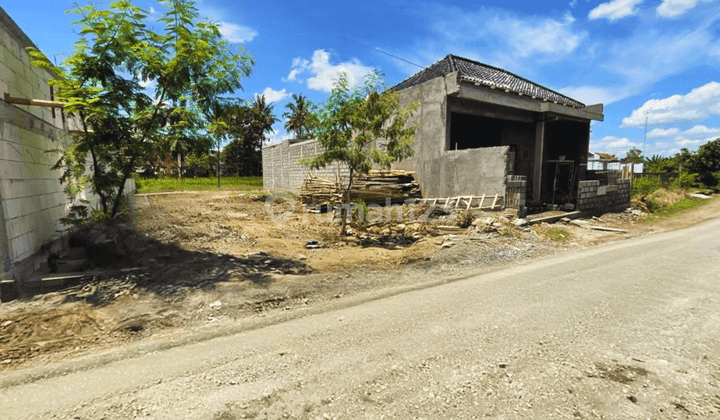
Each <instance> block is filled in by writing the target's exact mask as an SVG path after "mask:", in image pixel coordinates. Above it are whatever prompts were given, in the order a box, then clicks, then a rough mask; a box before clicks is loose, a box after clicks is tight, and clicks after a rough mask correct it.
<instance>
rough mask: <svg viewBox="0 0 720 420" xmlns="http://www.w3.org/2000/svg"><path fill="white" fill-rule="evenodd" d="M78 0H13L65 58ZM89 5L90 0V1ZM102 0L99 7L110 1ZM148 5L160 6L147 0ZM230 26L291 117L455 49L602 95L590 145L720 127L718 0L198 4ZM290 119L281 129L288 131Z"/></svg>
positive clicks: (654, 140) (707, 132)
mask: <svg viewBox="0 0 720 420" xmlns="http://www.w3.org/2000/svg"><path fill="white" fill-rule="evenodd" d="M73 2H74V1H72V0H70V1H66V0H55V1H52V2H48V1H40V0H23V1H16V0H7V1H3V4H2V7H3V8H4V9H5V11H6V12H7V13H8V14H9V15H10V16H11V17H12V18H13V19H14V20H15V21H16V22H17V23H18V25H20V27H21V28H22V29H23V30H24V31H25V33H26V34H27V35H28V36H29V37H30V38H31V39H32V40H33V41H34V42H35V43H36V44H37V45H38V46H39V47H40V49H41V50H43V51H44V52H45V53H46V54H47V55H48V56H50V57H53V55H56V56H57V58H58V60H62V58H63V57H64V55H63V53H69V52H70V51H71V49H72V43H73V41H74V40H75V35H74V33H73V32H72V30H71V27H70V22H71V21H72V16H67V15H64V14H63V11H64V10H66V9H68V8H70V7H71V5H72V4H73ZM78 3H80V4H84V2H83V1H81V0H78ZM107 3H108V2H106V1H96V2H95V4H98V5H103V4H107ZM136 4H138V5H140V6H141V7H144V8H146V9H148V10H150V7H153V8H154V9H157V10H159V9H160V7H159V6H158V5H157V4H155V3H153V2H151V1H144V0H142V1H141V0H138V1H136ZM198 5H199V8H200V10H201V13H202V14H204V15H206V16H208V17H210V18H211V19H213V20H215V21H217V22H219V23H220V24H221V30H222V32H223V34H224V36H225V37H226V38H227V39H228V40H229V41H231V42H232V43H234V44H236V45H242V46H244V47H245V49H246V50H247V51H249V52H250V53H251V54H252V55H253V57H254V58H255V59H256V61H257V64H256V65H255V67H254V69H253V74H252V75H251V77H250V78H248V79H245V80H244V83H243V87H244V91H242V92H237V96H239V97H241V98H246V99H251V98H252V97H253V96H254V95H255V94H260V93H265V95H266V98H267V99H268V100H272V101H273V102H274V104H275V114H276V115H277V116H278V117H281V114H282V113H283V112H284V110H285V108H284V106H285V104H286V103H287V102H288V100H289V99H290V95H291V94H293V93H297V94H304V95H306V96H308V97H309V98H311V99H312V100H313V101H315V102H320V101H323V100H324V99H325V98H326V97H327V95H328V92H329V90H330V88H331V86H332V82H333V80H334V79H335V78H336V77H337V74H338V72H339V71H345V72H347V73H348V74H349V75H350V78H351V80H355V81H360V80H362V76H363V74H365V73H366V72H368V71H370V70H371V69H373V68H376V69H379V70H381V71H382V72H384V73H385V81H386V82H387V84H389V85H394V84H396V83H398V82H400V81H402V80H403V79H405V78H406V77H408V76H410V75H412V74H414V73H415V72H417V71H419V70H420V68H418V67H416V66H414V65H412V64H408V63H407V62H404V61H401V60H398V59H395V58H392V57H390V56H388V55H385V54H383V53H381V52H379V51H378V49H380V50H383V51H386V52H389V53H391V54H394V55H396V56H398V57H402V58H403V59H405V60H407V61H410V62H412V63H416V64H419V65H421V66H428V65H430V64H432V63H433V62H435V61H437V60H439V59H441V58H442V57H444V56H445V55H447V54H455V55H459V56H463V57H467V58H470V59H474V60H478V61H481V62H483V63H487V64H490V65H493V66H496V67H500V68H504V69H506V70H508V71H511V72H513V73H516V74H518V75H520V76H523V77H525V78H528V79H530V80H532V81H534V82H536V83H539V84H542V85H545V86H547V87H550V88H552V89H555V90H558V91H560V92H561V93H564V94H566V95H568V96H570V97H572V98H574V99H577V100H580V101H582V102H584V103H585V104H588V105H590V104H595V103H599V102H601V103H604V104H605V121H604V122H596V123H593V125H592V137H591V147H590V148H591V150H593V151H596V152H608V153H615V154H617V155H618V156H624V154H625V152H626V151H627V150H628V149H629V148H631V147H638V148H642V147H643V137H644V132H645V130H644V129H645V119H646V116H647V120H648V128H647V140H646V146H645V154H646V155H647V156H650V155H653V154H662V155H672V154H675V153H677V152H678V151H679V150H680V148H682V147H687V148H689V149H691V150H696V149H697V148H698V147H699V145H701V144H704V143H705V142H707V141H709V140H711V139H715V138H717V137H720V76H718V74H719V73H718V69H719V68H720V22H719V20H720V2H716V1H713V0H610V1H606V0H572V1H567V0H564V1H555V0H545V1H536V0H535V1H513V0H505V1H485V2H477V1H468V2H463V1H455V2H449V1H445V2H443V3H437V2H423V1H417V0H414V1H404V0H402V1H393V2H387V1H382V2H380V1H375V0H366V1H359V2H352V3H349V2H340V1H337V0H333V1H314V2H310V1H273V0H265V1H262V2H252V3H251V2H239V1H230V0H216V1H209V0H208V1H202V2H198ZM287 137H288V136H287V133H286V132H285V130H284V129H283V128H282V122H281V123H279V124H277V125H276V132H275V134H274V135H273V140H274V141H277V140H280V139H284V138H287Z"/></svg>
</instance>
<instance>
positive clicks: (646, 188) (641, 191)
mask: <svg viewBox="0 0 720 420" xmlns="http://www.w3.org/2000/svg"><path fill="white" fill-rule="evenodd" d="M660 188H662V183H661V182H660V178H638V179H636V180H635V182H634V183H633V189H632V198H637V197H640V196H642V195H650V194H652V193H654V192H655V191H657V190H659V189H660Z"/></svg>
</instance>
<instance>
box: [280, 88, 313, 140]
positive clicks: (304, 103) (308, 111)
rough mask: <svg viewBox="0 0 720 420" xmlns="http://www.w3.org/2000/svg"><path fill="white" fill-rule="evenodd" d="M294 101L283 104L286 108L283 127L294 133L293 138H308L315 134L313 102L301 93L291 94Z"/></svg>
mask: <svg viewBox="0 0 720 420" xmlns="http://www.w3.org/2000/svg"><path fill="white" fill-rule="evenodd" d="M292 98H293V101H294V102H290V103H288V104H286V105H285V108H287V109H288V111H287V112H285V113H284V114H283V117H285V119H286V121H285V129H286V130H287V131H288V132H293V133H295V138H298V139H309V138H313V137H314V135H315V129H316V128H317V126H318V117H317V115H315V104H313V103H312V102H311V101H310V100H309V99H308V98H306V97H305V96H303V95H295V94H293V96H292Z"/></svg>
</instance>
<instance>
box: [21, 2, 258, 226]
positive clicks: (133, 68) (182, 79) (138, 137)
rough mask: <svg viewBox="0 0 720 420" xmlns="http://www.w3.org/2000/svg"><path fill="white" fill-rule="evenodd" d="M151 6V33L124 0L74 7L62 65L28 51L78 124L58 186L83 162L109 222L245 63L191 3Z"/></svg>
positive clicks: (202, 126)
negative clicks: (130, 186)
mask: <svg viewBox="0 0 720 420" xmlns="http://www.w3.org/2000/svg"><path fill="white" fill-rule="evenodd" d="M158 2H159V3H160V5H161V6H162V8H163V9H164V12H163V14H162V16H161V17H160V18H159V19H158V20H157V24H159V25H160V26H163V29H162V30H161V31H160V32H156V31H154V30H153V25H152V24H149V23H148V17H149V14H148V12H147V11H145V10H143V9H141V8H139V7H137V6H135V5H133V4H132V3H131V2H130V1H115V2H113V3H111V5H110V8H109V9H107V10H100V9H97V8H96V7H95V6H92V5H89V6H83V7H80V6H76V7H75V8H73V9H71V11H70V12H71V13H74V14H76V15H78V20H77V22H75V24H76V25H79V30H78V33H79V36H80V38H79V40H78V41H77V42H76V44H75V49H74V52H73V54H72V55H71V56H70V57H69V58H68V59H67V60H66V61H65V63H64V66H63V67H60V66H54V65H52V64H51V63H50V61H49V60H47V58H46V57H45V56H44V55H43V54H42V53H40V52H39V51H36V50H32V49H31V55H32V57H33V58H34V61H33V64H34V65H35V66H37V67H41V68H45V69H47V70H50V71H53V72H55V73H56V74H58V75H59V78H58V79H56V80H53V81H51V82H50V83H49V84H50V85H51V86H54V87H55V89H56V92H57V93H56V95H57V98H58V100H60V101H64V102H66V103H67V105H66V107H65V110H66V112H68V113H69V114H72V115H75V116H77V117H78V119H79V121H80V122H81V124H82V134H80V135H78V136H76V137H75V138H74V139H73V142H72V144H71V145H70V146H69V147H68V148H67V149H66V150H64V151H62V157H61V159H60V160H59V161H58V163H57V165H56V168H59V169H60V168H62V169H64V172H63V176H62V179H61V180H62V181H63V182H66V183H69V184H74V185H80V186H81V184H82V183H83V182H82V181H83V180H84V178H83V173H84V170H85V162H86V160H88V159H90V160H91V165H92V171H91V173H90V175H89V176H88V177H87V181H88V183H89V184H90V186H91V188H92V190H93V191H94V192H95V193H96V194H97V195H98V197H99V199H100V206H101V210H102V211H103V212H104V213H105V214H108V215H115V214H116V213H117V211H118V209H119V204H120V201H121V197H122V195H123V191H124V188H125V182H126V180H127V179H128V178H130V177H131V176H132V175H133V174H134V173H135V170H136V168H137V167H138V166H139V165H141V164H142V163H143V162H145V161H153V160H154V159H155V157H156V156H157V155H158V150H159V149H160V148H161V147H162V146H163V143H166V142H170V143H171V144H176V145H181V144H182V143H187V144H188V145H189V144H191V143H193V142H195V141H196V140H198V139H200V138H203V137H204V136H206V134H207V132H206V131H207V130H206V129H207V121H205V119H204V118H203V112H202V111H203V110H204V109H208V108H210V107H211V106H212V104H213V103H214V102H215V101H216V100H217V99H218V98H219V97H220V96H221V95H224V94H227V93H231V92H233V91H234V90H236V89H240V88H242V86H241V83H240V79H241V78H242V77H246V76H249V74H250V71H251V68H252V65H253V64H254V62H253V60H252V58H251V57H250V56H249V55H247V54H246V53H244V51H243V50H242V49H240V52H239V53H232V52H231V51H230V46H229V44H228V43H227V42H226V41H224V40H223V39H222V36H221V35H220V31H219V29H218V26H217V25H216V24H215V23H213V22H210V21H207V20H204V19H201V17H200V16H199V14H198V11H197V8H196V7H195V2H194V1H190V0H159V1H158ZM148 82H153V83H154V84H155V86H156V87H155V90H154V96H153V97H151V96H149V95H148V94H147V93H146V92H145V89H144V88H143V86H142V84H145V83H148ZM182 147H183V148H184V147H185V146H182ZM176 150H178V151H179V150H181V148H180V147H177V146H176Z"/></svg>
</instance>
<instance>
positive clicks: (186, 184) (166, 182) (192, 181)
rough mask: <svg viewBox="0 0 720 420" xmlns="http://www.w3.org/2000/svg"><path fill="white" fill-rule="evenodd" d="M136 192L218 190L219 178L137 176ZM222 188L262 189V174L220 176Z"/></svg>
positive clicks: (238, 189) (240, 189)
mask: <svg viewBox="0 0 720 420" xmlns="http://www.w3.org/2000/svg"><path fill="white" fill-rule="evenodd" d="M135 186H136V193H138V194H144V193H156V192H165V191H211V190H217V189H218V186H217V178H182V179H181V180H180V181H178V180H177V179H175V178H157V179H153V178H148V179H145V178H136V179H135ZM220 189H223V190H237V191H248V192H250V191H262V189H263V180H262V177H261V176H248V177H239V176H228V177H222V178H220Z"/></svg>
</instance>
